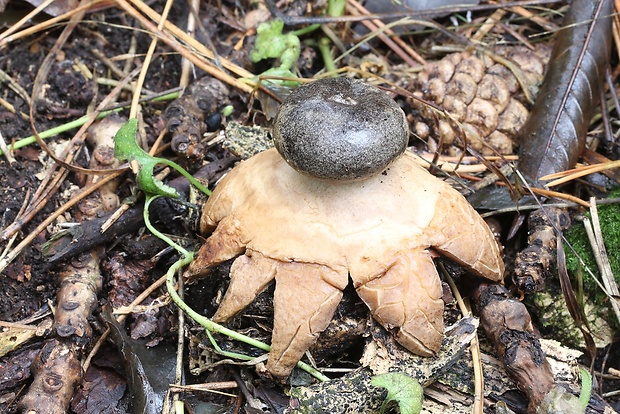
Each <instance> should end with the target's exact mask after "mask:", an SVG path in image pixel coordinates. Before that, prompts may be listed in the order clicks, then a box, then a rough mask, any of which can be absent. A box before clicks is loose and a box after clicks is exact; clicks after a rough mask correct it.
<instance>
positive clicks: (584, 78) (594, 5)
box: [519, 0, 613, 180]
mask: <svg viewBox="0 0 620 414" xmlns="http://www.w3.org/2000/svg"><path fill="white" fill-rule="evenodd" d="M612 8H613V2H612V1H611V0H599V1H590V0H576V1H574V2H573V3H572V4H571V7H570V10H569V12H568V14H567V15H566V17H565V19H564V24H563V26H564V27H563V29H562V30H561V31H560V32H559V33H558V38H557V40H556V42H555V45H554V48H553V52H552V54H551V59H550V61H549V67H548V70H547V73H546V75H545V80H544V81H543V84H542V86H541V88H540V92H539V95H538V98H537V99H536V102H535V103H534V107H533V108H532V111H531V112H530V116H529V118H528V119H527V122H526V123H525V125H524V126H523V128H522V129H521V131H520V132H519V137H520V149H519V160H520V161H519V169H520V170H521V171H522V172H523V174H524V175H525V176H527V177H529V178H531V179H533V180H537V179H539V178H540V177H543V176H545V175H548V174H552V173H556V172H560V171H564V170H566V169H568V168H572V166H574V165H575V162H577V159H578V157H579V155H580V154H581V152H582V151H583V148H584V144H585V137H586V133H587V131H588V127H589V124H590V120H591V119H592V114H593V113H594V109H595V108H596V106H597V105H598V102H599V98H600V92H601V88H602V87H603V80H604V79H605V70H606V68H607V65H608V64H607V62H608V60H609V54H610V50H611V39H612V35H611V17H610V15H611V13H612Z"/></svg>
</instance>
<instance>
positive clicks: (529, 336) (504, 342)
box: [474, 284, 583, 413]
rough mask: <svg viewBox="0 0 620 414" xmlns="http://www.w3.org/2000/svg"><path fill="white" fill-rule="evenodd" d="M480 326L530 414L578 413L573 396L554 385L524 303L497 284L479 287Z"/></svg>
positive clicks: (579, 410)
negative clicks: (523, 395)
mask: <svg viewBox="0 0 620 414" xmlns="http://www.w3.org/2000/svg"><path fill="white" fill-rule="evenodd" d="M474 297H475V299H476V302H477V305H478V309H479V316H480V323H481V326H482V327H483V329H484V330H485V333H486V335H487V337H488V338H489V339H490V340H491V341H492V342H493V344H494V346H495V350H496V351H497V353H498V358H499V359H501V360H502V362H503V363H504V365H506V368H507V369H508V372H509V373H510V375H511V376H512V378H513V379H514V380H515V382H516V383H517V386H518V387H519V389H520V390H521V391H523V393H524V394H525V395H526V396H527V398H528V400H529V405H528V411H529V412H530V413H551V412H563V413H578V412H583V408H582V407H581V404H580V403H579V401H578V398H577V397H576V396H573V395H572V394H570V393H568V392H567V391H566V390H565V389H564V388H563V387H562V386H561V385H560V384H556V383H555V380H554V377H553V373H552V371H551V367H550V365H549V363H548V361H547V359H546V357H545V353H544V352H543V350H542V349H541V346H540V342H539V340H538V335H537V332H536V331H535V329H534V326H533V325H532V319H531V317H530V315H529V313H528V311H527V309H526V308H525V305H523V303H521V302H519V301H518V300H516V299H515V298H513V297H512V295H511V294H510V292H509V291H508V289H506V288H505V287H504V286H501V285H497V284H480V285H479V286H478V287H477V289H476V290H475V292H474Z"/></svg>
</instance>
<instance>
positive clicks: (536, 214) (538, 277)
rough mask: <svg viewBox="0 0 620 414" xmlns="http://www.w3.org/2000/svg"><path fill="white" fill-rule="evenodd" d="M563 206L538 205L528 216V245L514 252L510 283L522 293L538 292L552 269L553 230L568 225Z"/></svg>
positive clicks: (563, 228) (553, 259)
mask: <svg viewBox="0 0 620 414" xmlns="http://www.w3.org/2000/svg"><path fill="white" fill-rule="evenodd" d="M570 223H571V220H570V216H569V215H568V212H567V211H566V209H562V208H558V207H542V208H540V209H538V210H536V211H533V212H532V213H531V214H530V217H529V219H528V227H529V233H530V234H529V237H528V239H527V241H528V244H529V247H527V248H525V249H523V250H522V251H520V252H519V253H518V254H517V257H516V259H515V265H514V274H513V282H514V283H515V285H517V287H518V288H519V289H520V290H521V291H522V292H524V293H533V292H541V291H543V290H544V289H545V280H546V279H547V278H548V277H549V276H550V275H551V274H552V273H553V272H554V271H555V264H556V256H555V254H556V247H557V245H556V233H557V232H558V231H562V230H566V229H568V228H569V227H570Z"/></svg>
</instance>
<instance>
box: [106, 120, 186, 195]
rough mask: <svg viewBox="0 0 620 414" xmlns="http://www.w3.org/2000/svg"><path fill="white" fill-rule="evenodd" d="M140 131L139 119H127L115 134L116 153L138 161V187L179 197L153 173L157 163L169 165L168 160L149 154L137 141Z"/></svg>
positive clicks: (118, 155) (151, 192)
mask: <svg viewBox="0 0 620 414" xmlns="http://www.w3.org/2000/svg"><path fill="white" fill-rule="evenodd" d="M137 132H138V120H137V119H136V118H132V119H130V120H129V121H127V122H126V123H125V124H124V125H123V126H122V127H120V129H119V130H118V132H117V133H116V135H115V136H114V155H115V156H116V158H118V159H119V160H127V161H137V162H138V164H140V171H139V172H138V174H137V176H136V180H137V182H138V187H140V189H142V191H144V192H145V193H147V194H151V195H162V196H165V197H172V198H178V197H179V193H177V191H176V190H175V189H174V188H172V187H170V186H169V185H166V184H164V183H163V182H162V181H161V180H158V179H157V178H155V177H154V175H153V168H155V165H157V164H166V165H169V162H168V160H165V159H163V158H157V157H153V156H151V155H149V154H148V153H147V152H146V151H144V150H143V149H142V148H140V147H139V146H138V144H137V143H136V135H137Z"/></svg>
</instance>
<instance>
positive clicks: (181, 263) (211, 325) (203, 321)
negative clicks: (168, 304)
mask: <svg viewBox="0 0 620 414" xmlns="http://www.w3.org/2000/svg"><path fill="white" fill-rule="evenodd" d="M158 197H160V196H158V195H156V196H151V195H147V198H146V202H145V203H144V212H143V214H144V223H145V225H146V227H147V228H148V229H149V231H151V233H153V234H154V235H155V236H157V237H159V238H160V239H162V240H163V241H165V242H166V243H167V244H168V245H170V246H172V247H173V248H174V249H176V251H177V252H179V254H180V255H181V258H180V259H179V260H177V261H176V262H175V263H173V264H172V266H170V268H169V269H168V271H167V272H166V287H167V288H168V294H169V295H170V297H171V298H172V300H173V301H174V303H175V304H176V305H177V306H178V307H179V308H181V309H182V310H183V311H184V312H185V313H187V315H189V317H190V318H192V319H193V320H195V321H196V322H197V323H198V324H200V326H202V327H203V328H205V329H206V330H207V334H208V336H209V340H210V341H211V344H212V345H213V347H214V348H215V349H216V351H217V352H218V353H220V354H222V355H224V356H227V357H231V358H237V359H242V360H252V359H254V358H253V357H250V356H247V355H242V354H237V353H233V352H226V351H223V350H222V349H221V348H220V347H219V346H218V345H217V343H216V342H215V339H214V338H213V337H212V336H211V333H219V334H222V335H226V336H228V337H229V338H232V339H234V340H236V341H240V342H243V343H245V344H248V345H250V346H253V347H255V348H258V349H261V350H263V351H266V352H269V351H270V350H271V347H270V346H269V345H267V344H265V343H264V342H261V341H258V340H256V339H254V338H250V337H249V336H246V335H242V334H240V333H238V332H235V331H233V330H231V329H228V328H225V327H224V326H222V325H219V324H217V323H215V322H213V321H212V320H211V319H209V318H207V317H205V316H203V315H201V314H199V313H198V312H196V311H194V310H193V309H192V308H191V307H189V305H187V304H186V303H185V302H184V301H183V299H181V297H180V296H179V294H178V293H177V291H176V287H175V285H176V282H175V278H174V276H175V274H176V273H177V272H178V271H179V270H180V269H182V268H183V267H185V266H187V265H189V264H190V263H191V261H192V260H193V259H194V253H193V252H190V251H188V250H186V249H185V248H183V247H182V246H180V245H179V244H177V243H175V242H174V241H173V240H172V239H171V238H169V237H168V236H166V235H165V234H163V233H162V232H160V231H159V230H157V229H156V228H155V227H154V226H153V224H152V223H151V220H150V218H149V206H150V205H151V202H153V200H155V199H157V198H158ZM297 366H298V367H299V368H300V369H302V370H304V371H306V372H307V373H309V374H310V375H312V376H313V377H315V378H316V379H318V380H319V381H323V382H324V381H328V380H329V378H328V377H326V376H325V375H323V374H322V373H321V372H319V371H318V370H316V369H315V368H313V367H312V366H310V365H308V364H306V363H304V362H301V361H300V362H298V363H297Z"/></svg>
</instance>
